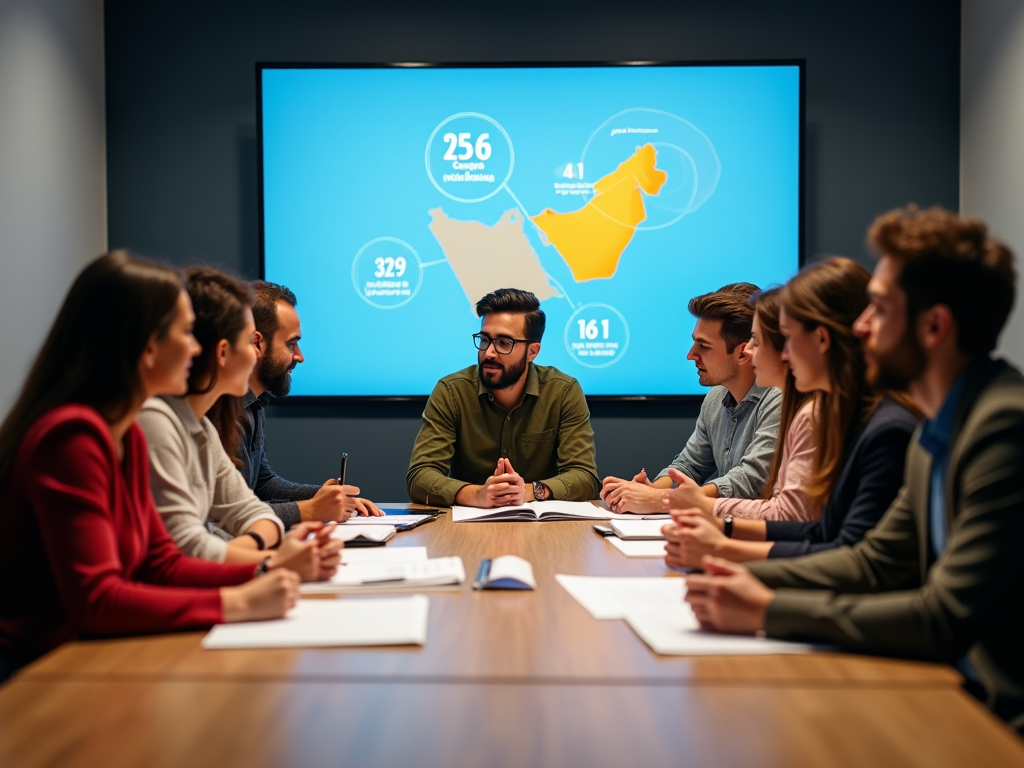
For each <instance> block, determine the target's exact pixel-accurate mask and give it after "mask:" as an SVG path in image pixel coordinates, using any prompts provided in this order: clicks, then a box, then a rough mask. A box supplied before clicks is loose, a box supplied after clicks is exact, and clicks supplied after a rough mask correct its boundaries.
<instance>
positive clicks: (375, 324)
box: [261, 64, 800, 396]
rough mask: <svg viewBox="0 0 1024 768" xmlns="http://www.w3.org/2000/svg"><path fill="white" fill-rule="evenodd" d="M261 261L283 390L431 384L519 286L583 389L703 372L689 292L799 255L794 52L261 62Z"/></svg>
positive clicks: (781, 270)
mask: <svg viewBox="0 0 1024 768" xmlns="http://www.w3.org/2000/svg"><path fill="white" fill-rule="evenodd" d="M261 87H262V95H261V96H262V115H261V120H262V147H261V152H262V173H263V201H262V203H263V227H264V231H263V235H264V276H265V277H266V279H267V280H271V281H273V282H276V283H281V284H284V285H286V286H288V287H289V288H291V289H292V290H293V291H294V292H295V293H296V295H297V296H298V299H299V304H298V311H299V315H300V317H301V320H302V331H303V337H302V350H303V353H304V355H305V358H306V359H305V363H304V364H303V365H301V366H300V367H299V368H298V369H297V370H296V371H295V375H294V381H293V385H292V393H293V394H295V395H361V396H404V395H425V394H429V392H430V391H431V389H432V388H433V386H434V384H435V383H436V382H437V380H438V379H439V378H440V377H442V376H445V375H447V374H449V373H452V372H454V371H456V370H459V369H461V368H464V367H466V366H468V365H472V364H475V362H476V351H475V349H474V347H473V344H472V339H471V338H470V337H471V335H472V334H473V333H475V332H477V331H478V330H479V327H480V321H479V319H478V318H477V317H476V313H475V310H474V305H475V303H476V301H477V300H478V299H479V298H480V297H481V296H483V295H484V294H485V293H487V292H489V291H492V290H495V289H497V288H523V289H527V290H530V291H533V293H535V294H536V295H537V297H538V299H540V300H541V308H542V309H543V310H544V312H545V314H546V315H547V331H546V333H545V335H544V339H543V343H542V347H541V352H540V354H539V356H538V358H537V361H536V362H537V363H538V364H542V365H553V366H556V367H557V368H559V369H561V370H562V371H564V372H566V373H568V374H570V375H571V376H574V377H575V378H576V379H578V380H579V382H580V384H581V385H582V387H583V390H584V392H585V393H587V394H588V395H688V394H703V393H704V392H705V391H706V390H705V389H704V388H703V387H701V386H700V385H699V384H698V382H697V376H696V372H695V370H694V367H693V364H692V363H690V362H688V361H687V360H686V353H687V351H688V349H689V347H690V343H691V341H690V334H691V332H692V331H693V326H694V322H695V321H694V319H693V318H692V317H691V316H690V314H689V313H688V312H687V308H686V307H687V302H688V300H689V299H690V298H691V297H693V296H696V295H698V294H702V293H706V292H708V291H711V290H714V289H716V288H718V287H720V286H722V285H724V284H726V283H732V282H738V281H747V282H752V283H755V284H757V285H759V286H762V287H764V286H768V285H770V284H776V283H782V282H784V281H785V280H787V279H788V278H789V277H790V276H792V275H793V274H794V273H795V272H796V270H797V268H798V262H799V227H800V218H799V216H800V213H799V194H800V181H799V179H800V69H799V67H798V66H796V65H782V64H780V65H757V66H754V65H751V66H635V67H634V66H607V67H604V66H602V67H557V68H554V67H553V68H504V67H502V68H498V67H495V68H430V67H382V68H342V67H330V68H328V67H325V68H291V67H273V66H267V67H264V68H263V69H262V70H261Z"/></svg>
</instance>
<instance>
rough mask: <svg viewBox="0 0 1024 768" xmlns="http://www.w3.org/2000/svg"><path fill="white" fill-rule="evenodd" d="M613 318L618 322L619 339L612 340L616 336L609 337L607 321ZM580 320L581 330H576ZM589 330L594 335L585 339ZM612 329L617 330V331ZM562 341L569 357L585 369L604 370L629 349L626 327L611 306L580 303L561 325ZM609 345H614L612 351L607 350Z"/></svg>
mask: <svg viewBox="0 0 1024 768" xmlns="http://www.w3.org/2000/svg"><path fill="white" fill-rule="evenodd" d="M583 314H585V315H586V317H584V318H580V317H579V316H580V315H583ZM602 316H603V317H602ZM616 318H617V319H618V321H619V322H620V323H622V327H621V337H619V338H614V337H616V336H619V334H618V333H615V334H613V333H612V328H611V321H612V320H613V319H616ZM581 320H582V321H583V322H582V326H583V327H582V328H580V327H579V324H580V321H581ZM605 323H607V325H605ZM591 328H592V329H593V332H594V336H593V337H589V336H587V334H588V333H590V329H591ZM605 329H607V336H605V333H604V331H605ZM615 330H616V331H619V329H615ZM570 331H573V332H574V333H575V334H576V335H575V336H574V338H573V339H572V340H570V338H569V332H570ZM579 337H583V338H579ZM563 340H564V341H565V349H566V351H567V352H568V353H569V357H571V358H572V359H573V360H575V361H576V362H577V363H579V364H580V365H582V366H585V367H586V368H607V367H608V366H609V365H614V364H615V363H617V362H619V360H621V359H622V357H623V355H625V354H626V350H627V349H629V324H628V323H626V318H624V317H623V316H622V313H621V312H619V310H617V309H615V307H611V306H608V305H607V304H597V303H595V304H584V305H583V306H582V307H579V308H578V309H577V310H576V311H575V312H573V313H572V316H571V317H570V318H569V322H567V323H566V324H565V332H564V334H563ZM611 344H615V345H616V346H615V348H614V350H615V351H614V352H612V351H611V347H610V345H611Z"/></svg>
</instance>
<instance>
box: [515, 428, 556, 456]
mask: <svg viewBox="0 0 1024 768" xmlns="http://www.w3.org/2000/svg"><path fill="white" fill-rule="evenodd" d="M556 437H558V427H552V428H551V429H545V430H544V431H543V432H524V433H523V434H521V435H520V436H519V448H520V450H522V451H532V450H536V449H537V448H544V447H547V446H550V445H552V444H554V442H555V438H556Z"/></svg>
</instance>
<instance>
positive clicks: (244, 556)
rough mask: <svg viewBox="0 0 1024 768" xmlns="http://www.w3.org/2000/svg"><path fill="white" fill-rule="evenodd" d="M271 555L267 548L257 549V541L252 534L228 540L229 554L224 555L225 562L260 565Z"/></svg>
mask: <svg viewBox="0 0 1024 768" xmlns="http://www.w3.org/2000/svg"><path fill="white" fill-rule="evenodd" d="M268 557H270V553H269V552H267V551H266V550H259V549H256V542H255V541H253V539H252V536H239V537H238V538H237V539H232V540H231V541H229V542H228V546H227V554H226V555H225V556H224V562H225V563H231V564H235V563H245V564H250V563H251V564H253V565H258V564H259V563H262V562H263V561H264V560H266V559H267V558H268Z"/></svg>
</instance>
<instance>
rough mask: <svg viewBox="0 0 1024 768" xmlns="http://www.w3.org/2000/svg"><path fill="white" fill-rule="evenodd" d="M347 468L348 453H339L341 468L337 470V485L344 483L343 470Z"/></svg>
mask: <svg viewBox="0 0 1024 768" xmlns="http://www.w3.org/2000/svg"><path fill="white" fill-rule="evenodd" d="M346 470H348V454H347V453H342V454H341V470H340V471H339V472H338V485H344V484H345V472H346Z"/></svg>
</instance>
